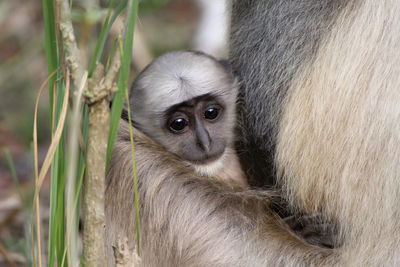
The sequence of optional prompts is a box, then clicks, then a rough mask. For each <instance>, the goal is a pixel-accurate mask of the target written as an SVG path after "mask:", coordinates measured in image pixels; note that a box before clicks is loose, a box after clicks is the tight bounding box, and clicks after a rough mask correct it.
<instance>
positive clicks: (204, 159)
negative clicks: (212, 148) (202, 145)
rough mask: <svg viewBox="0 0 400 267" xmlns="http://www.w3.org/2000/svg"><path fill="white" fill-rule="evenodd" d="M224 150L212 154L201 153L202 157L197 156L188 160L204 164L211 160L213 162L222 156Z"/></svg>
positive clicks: (196, 163)
mask: <svg viewBox="0 0 400 267" xmlns="http://www.w3.org/2000/svg"><path fill="white" fill-rule="evenodd" d="M224 152H225V150H223V151H221V152H218V153H213V154H208V155H207V154H206V155H203V156H202V157H200V158H198V159H193V160H189V161H190V162H191V163H192V164H195V165H206V164H210V163H212V162H215V161H217V160H219V159H221V158H222V156H223V155H224Z"/></svg>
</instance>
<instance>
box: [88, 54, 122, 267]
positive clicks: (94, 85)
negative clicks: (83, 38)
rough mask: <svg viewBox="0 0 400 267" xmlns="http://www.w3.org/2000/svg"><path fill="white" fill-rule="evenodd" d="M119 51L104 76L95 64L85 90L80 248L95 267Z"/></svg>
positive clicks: (101, 233)
mask: <svg viewBox="0 0 400 267" xmlns="http://www.w3.org/2000/svg"><path fill="white" fill-rule="evenodd" d="M120 65H121V62H120V54H119V52H116V53H115V54H114V57H113V60H112V63H111V66H110V69H109V71H108V73H107V75H106V77H104V67H103V65H102V64H101V63H97V65H96V69H95V71H94V73H93V77H92V78H91V79H90V80H89V84H88V90H87V91H86V92H85V99H86V103H87V104H88V105H89V132H88V145H87V157H86V166H87V168H86V179H85V187H84V190H85V192H84V194H85V198H84V206H83V219H84V220H83V222H84V234H83V248H84V251H85V252H84V265H85V266H98V265H100V264H101V262H102V261H103V259H102V257H99V255H105V254H104V190H105V173H106V170H105V162H106V154H107V142H108V132H109V127H110V108H109V104H108V95H109V94H110V93H112V92H113V91H114V90H115V86H114V85H113V81H114V80H115V77H116V75H117V74H118V70H119V66H120Z"/></svg>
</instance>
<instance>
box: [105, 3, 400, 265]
mask: <svg viewBox="0 0 400 267" xmlns="http://www.w3.org/2000/svg"><path fill="white" fill-rule="evenodd" d="M398 14H400V2H399V1H395V0H393V1H390V0H382V1H373V0H365V1H320V0H315V1H284V0H281V1H263V0H260V1H255V0H254V1H251V0H247V1H239V0H238V1H235V2H234V5H233V9H232V18H233V25H232V40H231V58H232V62H233V67H234V70H236V72H237V73H238V74H239V76H240V78H241V79H242V81H243V88H242V91H241V95H242V101H241V106H240V111H241V117H240V118H239V119H240V122H241V124H242V129H243V131H244V133H245V136H244V139H242V143H241V146H240V147H242V148H245V147H248V148H251V149H253V151H262V150H263V149H264V148H265V149H266V150H265V151H267V152H272V153H273V155H274V156H273V157H268V153H265V154H264V155H265V156H263V154H259V156H260V158H257V162H256V163H257V164H249V161H247V162H245V161H244V162H245V165H246V166H247V167H248V168H249V170H248V171H250V174H251V178H252V180H251V181H252V182H253V184H269V183H271V181H272V182H273V180H274V178H275V175H274V172H270V171H268V170H270V167H271V166H272V167H273V166H276V170H277V174H278V175H277V176H276V177H277V179H278V184H279V185H281V186H282V187H283V189H285V190H284V191H285V192H286V193H287V198H288V199H289V201H290V203H291V205H292V207H293V208H294V209H298V210H302V211H306V212H308V213H309V214H313V213H315V212H322V213H323V215H324V218H325V219H326V220H337V221H339V225H338V228H339V229H338V230H339V236H338V237H339V238H338V240H337V241H338V243H342V246H340V247H338V248H336V249H335V250H327V249H320V248H316V247H313V246H310V245H308V244H306V243H305V242H303V241H301V240H299V239H298V238H297V237H296V236H294V235H293V234H291V232H290V231H289V230H288V229H287V227H286V226H285V225H284V224H283V223H282V222H281V221H280V219H279V218H277V216H276V215H275V214H274V212H273V211H271V210H270V209H269V207H268V199H269V198H268V196H267V194H263V193H260V192H246V191H245V192H240V193H235V192H230V191H229V189H224V188H220V187H218V185H215V184H212V183H209V182H207V181H205V180H204V179H200V178H198V177H196V175H195V174H193V173H191V172H190V171H188V170H187V169H184V168H180V167H177V166H179V163H178V161H175V160H174V158H173V157H170V156H168V155H166V154H165V153H166V152H162V151H161V152H160V150H159V148H157V147H156V145H155V144H153V143H152V142H151V141H149V140H146V138H145V137H143V136H141V135H140V134H136V140H137V145H136V147H135V148H136V151H137V157H136V160H137V164H138V169H139V179H140V188H139V191H140V192H139V194H140V196H139V198H140V203H141V218H140V219H141V221H142V226H143V227H142V229H141V230H142V237H143V240H142V258H143V260H144V262H145V263H146V264H145V266H268V265H279V264H284V265H285V264H286V265H303V266H304V265H306V266H308V265H310V264H311V265H338V266H343V265H345V266H360V265H375V266H382V265H384V266H398V265H399V264H400V205H399V203H400V179H399V176H400V164H399V162H400V152H399V151H400V106H399V103H400V93H399V90H400V89H399V88H400V75H399V73H400V63H399V62H400V51H399V49H398V47H399V46H400V36H399V34H398V33H399V32H400V18H399V16H398ZM254 99H257V101H256V102H254V101H255V100H254ZM267 107H270V108H268V109H267ZM255 118H257V120H256V119H255ZM261 119H265V120H263V121H262V120H261ZM246 120H247V121H246ZM251 120H254V121H257V124H255V125H254V127H255V129H254V130H251V129H249V127H250V124H249V123H248V121H251ZM121 126H122V127H121V132H120V135H119V137H118V141H117V147H116V149H115V150H114V158H113V162H112V164H111V169H110V175H109V179H110V180H109V181H108V182H109V185H108V188H107V194H106V198H107V202H106V215H107V227H110V230H108V233H107V234H108V235H109V236H110V239H112V238H113V237H115V235H117V234H128V235H129V238H132V239H134V236H135V228H134V225H133V222H134V209H133V203H132V201H130V199H132V189H131V188H130V185H131V183H132V182H131V179H132V178H131V174H130V171H131V170H130V167H129V166H130V148H129V145H127V144H129V141H128V140H129V138H128V137H127V135H126V131H124V129H126V124H122V125H121ZM256 147H259V148H262V149H256ZM144 158H146V159H148V158H152V159H153V160H152V161H148V160H147V161H146V160H145V159H144ZM268 164H269V165H268ZM264 173H265V177H263V174H264ZM262 178H273V179H269V180H263V179H262ZM221 189H222V190H221ZM116 193H118V196H117V197H115V194H116ZM115 207H119V208H118V209H116V208H115ZM121 229H122V232H121Z"/></svg>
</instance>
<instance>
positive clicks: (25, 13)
mask: <svg viewBox="0 0 400 267" xmlns="http://www.w3.org/2000/svg"><path fill="white" fill-rule="evenodd" d="M72 2H73V10H72V15H73V20H74V23H75V25H74V27H75V28H74V29H75V33H76V35H77V39H78V41H79V46H80V48H81V50H82V51H84V53H85V54H86V57H88V58H89V57H90V55H91V51H92V50H93V49H94V46H95V41H96V40H97V38H96V36H98V33H99V31H100V27H101V23H102V19H104V17H105V12H106V7H107V6H108V1H104V0H90V1H89V0H80V1H77V0H74V1H72ZM116 2H117V3H118V1H116ZM228 20H229V19H228V11H227V8H226V0H147V1H146V0H143V1H140V5H139V13H138V20H137V23H136V26H137V27H136V30H135V37H134V48H133V57H132V75H131V80H133V79H134V77H135V75H136V74H137V73H138V72H139V71H140V70H141V69H143V68H144V67H145V66H146V65H147V64H148V63H149V62H150V61H151V60H152V59H153V58H154V57H156V56H158V55H160V54H162V53H164V52H167V51H172V50H179V49H195V50H202V51H204V52H206V53H209V54H212V55H214V56H215V57H217V58H226V57H227V46H226V43H227V30H228ZM118 23H122V22H121V20H120V21H118V20H117V21H116V22H115V25H118ZM110 34H111V35H113V34H114V38H115V35H116V31H115V30H114V31H113V30H112V31H111V33H110ZM112 37H113V36H111V38H110V40H109V41H110V42H109V43H108V44H107V46H108V49H110V47H111V42H112V40H113V38H112ZM106 49H107V48H106ZM104 54H105V55H107V52H106V53H104ZM103 60H104V61H105V60H106V59H103ZM47 75H48V74H47V65H46V56H45V49H44V29H43V21H42V5H41V1H28V0H13V1H0V266H8V265H10V264H11V266H15V265H12V263H15V264H16V265H17V266H25V265H26V262H25V258H26V256H27V253H29V251H26V249H25V248H26V243H27V242H28V240H27V239H26V237H25V229H26V228H27V227H29V223H30V221H29V220H28V218H29V217H28V216H27V212H26V211H27V210H30V209H31V204H29V203H28V202H27V203H26V204H24V203H22V201H21V196H22V198H23V199H24V198H25V199H29V196H30V195H31V194H32V191H33V185H32V181H33V156H32V129H33V118H34V105H35V99H36V96H37V94H38V91H39V88H40V86H41V84H42V83H43V82H44V80H45V79H46V77H47ZM50 125H51V123H50V111H49V98H48V94H47V92H46V91H45V92H44V93H43V94H42V97H41V100H40V102H39V110H38V142H39V158H41V159H43V158H44V155H45V153H46V151H47V148H48V145H49V143H50V142H49V141H50ZM7 151H8V152H7ZM7 155H9V156H7ZM10 159H12V161H13V164H12V165H14V167H15V173H16V177H17V183H16V181H14V180H13V178H12V175H11V171H10V164H9V163H10ZM48 180H49V179H47V181H46V182H45V184H44V186H43V189H42V191H41V214H42V216H43V221H44V222H46V216H47V219H48V214H49V212H48V207H49V205H48V203H47V202H48V194H49V181H48ZM43 230H44V231H46V230H47V229H46V225H43Z"/></svg>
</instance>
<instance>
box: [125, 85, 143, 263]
mask: <svg viewBox="0 0 400 267" xmlns="http://www.w3.org/2000/svg"><path fill="white" fill-rule="evenodd" d="M125 98H126V102H129V93H128V88H125ZM127 106H128V121H129V137H130V140H131V151H132V170H133V190H134V192H135V196H134V197H135V210H136V240H137V253H138V255H139V256H140V217H139V194H138V181H137V176H136V163H135V145H134V142H133V131H132V119H131V109H130V106H129V105H127Z"/></svg>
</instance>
